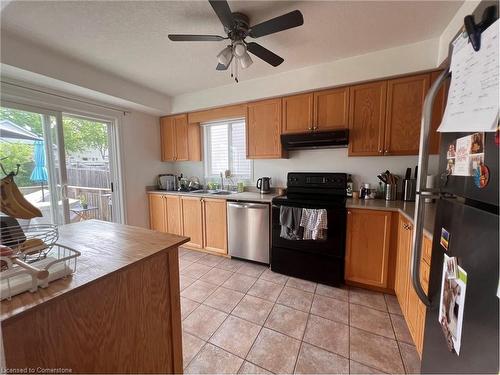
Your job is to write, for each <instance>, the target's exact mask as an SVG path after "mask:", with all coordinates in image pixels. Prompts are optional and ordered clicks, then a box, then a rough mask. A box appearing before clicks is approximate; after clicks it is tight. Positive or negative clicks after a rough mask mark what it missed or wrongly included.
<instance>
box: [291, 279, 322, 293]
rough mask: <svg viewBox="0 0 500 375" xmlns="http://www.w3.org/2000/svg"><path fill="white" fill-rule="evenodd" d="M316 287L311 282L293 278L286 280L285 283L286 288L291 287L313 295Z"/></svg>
mask: <svg viewBox="0 0 500 375" xmlns="http://www.w3.org/2000/svg"><path fill="white" fill-rule="evenodd" d="M316 285H317V284H316V283H314V282H312V281H307V280H302V279H297V278H295V277H290V278H288V281H287V282H286V286H291V287H292V288H295V289H300V290H303V291H304V292H309V293H314V291H315V290H316Z"/></svg>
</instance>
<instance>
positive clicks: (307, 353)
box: [295, 342, 349, 374]
mask: <svg viewBox="0 0 500 375" xmlns="http://www.w3.org/2000/svg"><path fill="white" fill-rule="evenodd" d="M295 373H296V374H349V360H348V359H347V358H344V357H341V356H339V355H337V354H333V353H330V352H327V351H326V350H323V349H320V348H316V347H315V346H312V345H309V344H307V343H305V342H304V343H302V347H301V348H300V352H299V358H298V359H297V366H296V368H295Z"/></svg>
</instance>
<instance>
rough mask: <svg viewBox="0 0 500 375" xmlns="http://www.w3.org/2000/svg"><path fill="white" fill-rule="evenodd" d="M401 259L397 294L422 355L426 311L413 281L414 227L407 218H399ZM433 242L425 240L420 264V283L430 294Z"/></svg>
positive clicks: (418, 350)
mask: <svg viewBox="0 0 500 375" xmlns="http://www.w3.org/2000/svg"><path fill="white" fill-rule="evenodd" d="M398 225H399V230H398V256H397V266H396V284H395V291H396V296H397V298H398V301H399V304H400V306H401V310H402V311H403V315H404V317H405V320H406V324H407V325H408V330H409V331H410V334H411V336H412V338H413V341H414V342H415V345H416V348H417V352H418V353H419V354H420V356H421V355H422V347H423V341H424V328H425V314H426V307H425V305H424V304H423V302H422V301H421V300H420V299H419V298H418V295H417V293H416V292H415V289H414V288H413V284H412V281H411V269H410V268H411V252H412V238H413V231H412V230H413V225H412V223H411V222H410V221H409V220H408V219H406V218H405V217H402V216H400V218H399V223H398ZM431 251H432V239H430V238H429V237H427V236H424V238H423V243H422V259H421V260H420V283H421V285H422V287H423V288H424V291H425V292H427V290H428V287H429V273H430V254H431Z"/></svg>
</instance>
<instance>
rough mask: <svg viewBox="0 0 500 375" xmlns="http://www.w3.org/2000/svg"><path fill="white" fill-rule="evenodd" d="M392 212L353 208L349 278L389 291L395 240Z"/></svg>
mask: <svg viewBox="0 0 500 375" xmlns="http://www.w3.org/2000/svg"><path fill="white" fill-rule="evenodd" d="M391 217H392V212H390V211H378V210H365V209H349V210H348V212H347V243H346V257H345V279H346V280H347V281H352V282H355V283H361V284H365V285H372V286H375V287H379V288H387V280H388V268H389V251H390V237H391Z"/></svg>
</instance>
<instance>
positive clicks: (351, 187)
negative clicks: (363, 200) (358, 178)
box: [346, 175, 354, 197]
mask: <svg viewBox="0 0 500 375" xmlns="http://www.w3.org/2000/svg"><path fill="white" fill-rule="evenodd" d="M346 190H347V196H348V197H352V192H353V191H354V182H353V181H352V176H351V175H347V189H346Z"/></svg>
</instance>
